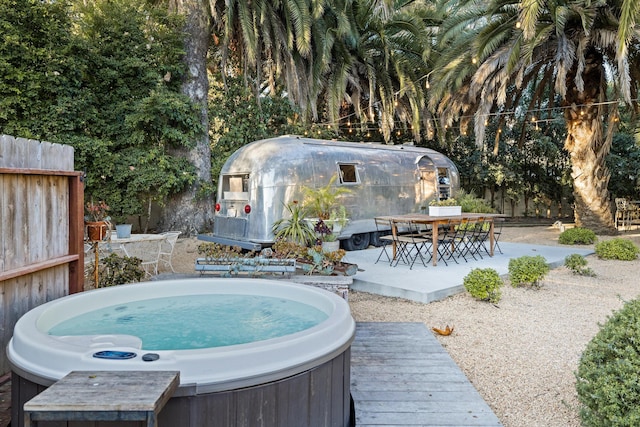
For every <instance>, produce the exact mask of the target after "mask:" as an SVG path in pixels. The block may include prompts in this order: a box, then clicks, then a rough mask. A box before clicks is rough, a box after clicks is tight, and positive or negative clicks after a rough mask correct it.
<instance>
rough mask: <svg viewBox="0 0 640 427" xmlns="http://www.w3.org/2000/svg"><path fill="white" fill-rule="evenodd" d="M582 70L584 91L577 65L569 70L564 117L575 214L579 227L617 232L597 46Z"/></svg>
mask: <svg viewBox="0 0 640 427" xmlns="http://www.w3.org/2000/svg"><path fill="white" fill-rule="evenodd" d="M586 62H587V63H586V65H585V70H584V73H583V78H584V90H583V91H582V92H579V91H578V89H577V88H576V84H575V67H574V69H573V70H572V71H571V72H570V73H569V77H568V79H567V80H568V82H567V95H566V98H565V102H564V104H563V106H564V107H566V108H565V109H564V118H565V123H566V125H567V139H566V141H565V149H566V150H567V151H568V152H569V156H570V158H571V171H572V178H573V195H574V198H575V207H574V215H575V222H576V226H577V227H585V228H588V229H590V230H592V231H593V232H595V233H596V234H615V233H616V229H615V227H614V222H613V215H612V213H611V204H610V202H609V190H608V189H607V187H608V185H609V179H610V177H611V173H610V172H609V169H608V168H607V166H606V164H605V158H606V156H607V154H608V153H609V150H610V148H611V144H610V143H609V142H607V141H606V138H605V137H604V125H603V119H602V116H603V115H604V107H603V106H602V105H601V103H602V101H603V100H604V96H603V95H604V94H603V87H604V86H603V82H604V68H603V66H602V63H603V61H602V55H601V54H600V53H599V52H596V51H595V50H594V49H592V50H591V52H589V53H588V54H587V55H586Z"/></svg>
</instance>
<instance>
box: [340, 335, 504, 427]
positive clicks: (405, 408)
mask: <svg viewBox="0 0 640 427" xmlns="http://www.w3.org/2000/svg"><path fill="white" fill-rule="evenodd" d="M452 339H455V337H452ZM351 393H352V395H353V399H354V401H355V409H356V425H357V426H358V427H368V426H387V427H390V426H394V427H400V426H422V427H431V426H434V427H435V426H458V427H471V426H496V427H497V426H501V425H502V424H501V423H500V421H499V420H498V418H497V417H496V416H495V414H494V413H493V411H492V410H491V408H490V407H489V405H487V403H486V402H485V401H484V400H483V399H482V397H481V396H480V394H479V393H478V392H477V391H476V389H475V388H474V387H473V385H472V384H471V383H470V382H469V380H468V379H467V377H466V376H465V375H464V374H463V373H462V371H461V370H460V368H458V366H457V365H456V364H455V363H454V362H453V360H452V359H451V357H449V355H448V354H447V352H446V351H445V350H444V348H443V347H442V346H441V345H440V343H439V342H438V340H437V339H436V338H435V337H434V336H433V334H432V332H431V331H429V330H428V329H427V327H426V326H425V325H424V324H422V323H358V324H357V327H356V338H355V341H354V342H353V345H352V347H351Z"/></svg>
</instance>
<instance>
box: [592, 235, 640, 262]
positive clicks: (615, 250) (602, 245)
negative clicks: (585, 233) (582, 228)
mask: <svg viewBox="0 0 640 427" xmlns="http://www.w3.org/2000/svg"><path fill="white" fill-rule="evenodd" d="M594 249H595V251H596V255H598V258H600V259H619V260H622V261H633V260H634V259H636V258H637V257H638V252H639V251H640V250H639V249H638V247H637V246H636V245H634V244H633V242H632V241H631V240H627V239H621V238H619V237H616V238H615V239H611V240H605V241H603V242H599V243H596V246H595V247H594Z"/></svg>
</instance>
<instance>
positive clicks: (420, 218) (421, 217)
mask: <svg viewBox="0 0 640 427" xmlns="http://www.w3.org/2000/svg"><path fill="white" fill-rule="evenodd" d="M501 216H502V214H483V213H462V215H450V216H431V215H426V214H420V213H409V214H402V215H387V216H378V217H376V219H381V220H385V221H389V222H390V223H391V226H392V227H394V228H395V224H396V222H402V221H405V222H406V221H411V222H413V223H414V224H424V225H430V226H431V227H432V230H433V231H432V233H431V239H432V249H431V251H432V253H433V257H432V259H433V265H434V266H436V265H438V256H437V254H438V228H439V227H440V226H443V225H446V224H449V223H450V222H451V221H454V222H463V221H465V220H474V219H478V218H484V219H485V220H487V221H488V222H489V224H490V228H489V256H493V246H494V242H495V235H494V219H495V218H496V217H501ZM392 233H393V234H395V233H397V230H393V229H392ZM392 248H393V259H395V257H396V242H395V240H394V241H393V243H392Z"/></svg>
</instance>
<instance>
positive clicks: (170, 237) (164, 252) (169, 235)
mask: <svg viewBox="0 0 640 427" xmlns="http://www.w3.org/2000/svg"><path fill="white" fill-rule="evenodd" d="M180 233H182V232H181V231H166V232H164V233H160V234H162V235H163V236H165V239H164V240H163V241H162V243H160V253H159V254H158V263H162V264H164V265H166V266H168V267H169V268H170V269H171V271H172V272H174V273H175V272H176V271H175V270H174V269H173V265H172V264H171V257H172V256H173V249H174V248H175V246H176V242H177V241H178V236H179V235H180Z"/></svg>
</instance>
